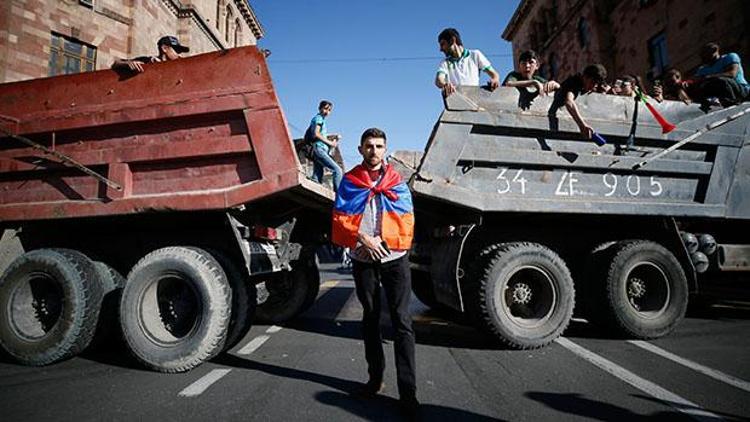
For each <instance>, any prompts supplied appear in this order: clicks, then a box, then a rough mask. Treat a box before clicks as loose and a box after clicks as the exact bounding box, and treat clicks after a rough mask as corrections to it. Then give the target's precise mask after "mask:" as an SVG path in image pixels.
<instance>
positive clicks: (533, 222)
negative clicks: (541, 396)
mask: <svg viewBox="0 0 750 422" xmlns="http://www.w3.org/2000/svg"><path fill="white" fill-rule="evenodd" d="M576 102H577V104H578V107H579V109H580V110H581V112H582V114H583V116H585V118H586V120H587V121H588V123H589V124H590V125H591V126H592V127H593V128H594V129H595V130H596V132H597V133H598V134H599V135H600V136H601V137H602V138H603V139H604V141H605V142H606V144H605V145H602V146H598V145H596V144H595V143H594V142H592V141H591V140H587V139H584V138H583V137H582V136H581V134H580V133H579V130H578V127H577V126H576V124H575V123H574V121H573V120H572V119H571V118H570V116H569V114H568V113H567V112H566V110H565V108H564V107H562V109H561V108H560V107H561V105H562V104H561V103H560V102H559V101H555V100H554V98H553V97H551V96H548V97H535V96H534V94H533V93H529V92H526V91H523V92H522V91H519V90H517V89H514V88H499V89H497V90H496V91H494V92H489V91H487V90H485V89H482V88H477V87H460V90H459V92H458V93H456V94H453V95H451V96H449V97H448V98H447V99H446V105H445V110H444V111H443V112H442V114H441V115H440V118H439V121H438V122H437V124H436V125H435V127H434V129H433V131H432V134H431V136H430V139H429V142H428V144H427V145H426V147H425V149H424V151H398V152H396V153H395V154H394V155H393V157H392V158H391V162H392V163H394V165H396V166H397V167H398V168H399V169H400V171H401V172H402V173H403V174H405V175H407V176H409V177H410V179H411V180H410V186H411V189H412V191H413V194H414V201H415V210H416V223H417V225H416V234H415V245H414V247H413V250H412V253H411V255H410V260H411V267H412V275H413V290H414V292H415V294H416V296H417V297H419V299H420V300H421V301H422V302H425V303H426V304H427V305H429V306H431V307H435V308H442V309H446V310H452V311H458V312H459V313H460V314H459V315H460V316H461V317H462V318H465V319H466V320H468V321H471V322H473V323H475V324H477V325H478V326H479V327H481V328H483V329H485V330H486V331H488V332H489V333H491V334H492V335H494V336H495V337H496V338H497V339H499V340H500V341H501V342H502V343H504V344H505V345H507V346H509V347H511V348H519V349H526V348H536V347H541V346H544V345H546V344H548V343H550V342H551V341H553V340H554V339H555V338H556V337H558V336H559V335H560V334H561V333H562V332H563V331H564V330H565V329H566V327H567V326H568V324H569V322H570V320H571V317H572V316H573V315H574V311H575V314H576V315H580V316H581V317H583V318H586V319H587V320H588V321H589V322H592V323H595V324H597V325H599V326H600V327H604V329H605V330H607V331H604V332H606V333H607V335H618V336H626V337H631V338H640V339H649V338H656V337H660V336H663V335H666V334H667V333H669V332H670V331H671V330H673V329H674V327H675V326H676V324H678V323H679V321H680V320H681V319H682V318H683V316H684V315H685V312H686V306H687V304H688V300H691V301H692V302H695V303H699V301H703V299H705V298H706V297H711V296H712V295H713V296H716V295H724V297H725V298H726V295H727V294H731V295H732V296H731V297H732V298H734V299H741V298H744V299H745V300H746V299H747V298H748V293H749V292H750V290H748V289H747V288H746V287H747V284H746V283H747V281H748V280H747V278H748V270H750V236H749V235H748V233H750V191H749V190H748V189H750V147H749V145H750V135H748V133H749V131H750V113H748V110H747V109H746V108H748V107H750V104H744V105H743V104H740V105H737V106H734V107H730V108H726V109H716V108H714V109H713V110H709V111H708V112H706V111H705V110H703V109H701V107H700V105H697V104H696V105H685V104H683V103H680V102H674V101H665V102H663V103H661V104H656V103H655V102H654V101H653V100H651V101H650V102H649V104H651V103H652V102H653V103H654V104H651V105H650V106H651V107H652V108H654V110H655V111H656V113H657V114H658V116H659V117H661V118H663V119H665V122H663V124H659V123H658V121H657V120H656V119H655V118H654V116H652V115H651V113H650V112H649V111H648V110H647V108H646V107H645V106H644V105H645V104H644V103H643V102H640V103H639V102H638V101H637V100H636V101H634V99H632V98H627V97H616V96H611V95H601V94H590V95H584V96H581V97H579V98H578V99H577V101H576ZM743 107H744V108H743ZM669 124H674V125H676V129H675V130H672V131H671V132H669V133H668V134H664V133H663V132H664V131H669V130H670V129H671V128H669V127H665V126H668V125H669ZM743 282H744V283H745V284H744V286H743Z"/></svg>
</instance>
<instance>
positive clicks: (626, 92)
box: [616, 75, 638, 98]
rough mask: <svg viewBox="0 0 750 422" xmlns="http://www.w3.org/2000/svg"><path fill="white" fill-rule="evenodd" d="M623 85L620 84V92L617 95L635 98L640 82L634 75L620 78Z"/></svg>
mask: <svg viewBox="0 0 750 422" xmlns="http://www.w3.org/2000/svg"><path fill="white" fill-rule="evenodd" d="M619 80H620V81H622V83H621V84H620V91H619V92H617V93H616V95H619V96H621V97H631V98H632V97H635V89H636V87H637V86H638V81H637V79H636V78H635V76H633V75H625V76H622V77H621V78H619Z"/></svg>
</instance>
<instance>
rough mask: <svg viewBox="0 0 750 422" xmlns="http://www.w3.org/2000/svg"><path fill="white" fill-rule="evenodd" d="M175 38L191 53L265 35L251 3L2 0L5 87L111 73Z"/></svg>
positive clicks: (0, 69) (0, 67)
mask: <svg viewBox="0 0 750 422" xmlns="http://www.w3.org/2000/svg"><path fill="white" fill-rule="evenodd" d="M164 35H176V36H177V37H178V38H179V39H180V42H181V43H182V44H184V45H187V46H189V47H190V53H189V54H190V55H193V54H200V53H205V52H208V51H214V50H218V49H222V48H231V47H239V46H244V45H253V44H255V43H256V42H257V40H258V39H260V38H261V37H263V27H262V26H261V25H260V23H259V21H258V19H257V17H256V16H255V13H254V12H253V9H252V7H251V6H250V4H249V3H248V0H3V1H0V82H12V81H19V80H24V79H32V78H41V77H46V76H54V75H58V74H67V73H76V72H83V71H90V70H98V69H107V68H109V67H110V65H111V64H112V62H114V60H115V59H119V58H129V57H137V56H144V55H157V48H156V41H157V40H158V39H159V38H161V37H162V36H164Z"/></svg>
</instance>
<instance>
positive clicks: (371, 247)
mask: <svg viewBox="0 0 750 422" xmlns="http://www.w3.org/2000/svg"><path fill="white" fill-rule="evenodd" d="M359 241H360V243H362V246H364V247H365V249H366V250H367V252H368V253H369V254H370V257H371V258H372V259H383V258H385V257H386V256H388V254H389V252H388V250H386V249H385V248H384V247H383V244H382V243H383V239H381V238H380V236H370V235H368V234H365V233H360V234H359Z"/></svg>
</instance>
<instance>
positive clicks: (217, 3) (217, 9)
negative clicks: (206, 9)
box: [216, 0, 223, 31]
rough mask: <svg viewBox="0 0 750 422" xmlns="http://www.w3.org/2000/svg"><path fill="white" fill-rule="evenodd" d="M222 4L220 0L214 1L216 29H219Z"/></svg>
mask: <svg viewBox="0 0 750 422" xmlns="http://www.w3.org/2000/svg"><path fill="white" fill-rule="evenodd" d="M222 6H223V5H222V4H221V1H218V0H217V2H216V29H217V30H219V31H221V28H220V27H221V9H223V7H222Z"/></svg>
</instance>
